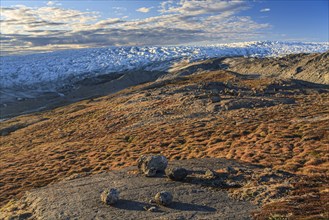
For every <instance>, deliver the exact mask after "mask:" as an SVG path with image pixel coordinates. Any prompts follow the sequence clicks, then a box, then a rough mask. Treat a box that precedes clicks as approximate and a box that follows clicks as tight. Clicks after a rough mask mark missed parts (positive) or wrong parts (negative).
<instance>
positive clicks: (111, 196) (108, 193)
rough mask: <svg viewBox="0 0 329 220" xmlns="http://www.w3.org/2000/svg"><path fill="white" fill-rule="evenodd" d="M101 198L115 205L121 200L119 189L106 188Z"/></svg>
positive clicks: (106, 202)
mask: <svg viewBox="0 0 329 220" xmlns="http://www.w3.org/2000/svg"><path fill="white" fill-rule="evenodd" d="M101 200H102V202H104V203H105V204H107V205H114V204H115V203H117V202H118V200H119V192H118V190H117V189H113V188H112V189H106V190H104V191H103V192H102V194H101Z"/></svg>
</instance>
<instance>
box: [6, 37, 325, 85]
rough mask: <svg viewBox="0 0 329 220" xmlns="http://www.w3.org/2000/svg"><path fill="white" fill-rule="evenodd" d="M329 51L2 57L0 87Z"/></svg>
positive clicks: (286, 47) (101, 51)
mask: <svg viewBox="0 0 329 220" xmlns="http://www.w3.org/2000/svg"><path fill="white" fill-rule="evenodd" d="M327 50H329V43H302V42H290V43H287V42H273V41H265V42H259V41H257V42H243V43H231V44H217V45H206V46H143V47H107V48H92V49H80V50H65V51H56V52H51V53H40V54H32V55H21V56H2V57H1V58H0V59H1V66H0V78H1V89H16V90H25V91H26V90H29V89H33V90H38V89H40V90H43V91H45V90H46V91H55V90H56V89H58V88H62V87H65V86H66V85H69V84H72V83H74V82H78V81H80V80H83V79H85V78H90V77H94V76H99V75H102V74H109V73H113V72H122V71H128V70H133V69H144V70H148V71H151V70H166V69H167V68H168V67H169V66H170V65H171V64H172V63H173V62H174V61H177V60H179V59H183V58H187V59H189V60H192V61H193V60H200V59H206V58H214V57H224V56H256V57H265V56H282V55H286V54H293V53H314V52H325V51H327Z"/></svg>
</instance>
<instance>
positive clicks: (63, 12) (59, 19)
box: [1, 0, 270, 55]
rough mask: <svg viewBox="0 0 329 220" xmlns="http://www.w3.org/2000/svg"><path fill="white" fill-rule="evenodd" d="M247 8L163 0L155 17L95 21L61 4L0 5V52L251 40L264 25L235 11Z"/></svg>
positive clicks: (230, 3)
mask: <svg viewBox="0 0 329 220" xmlns="http://www.w3.org/2000/svg"><path fill="white" fill-rule="evenodd" d="M247 8H248V3H247V2H245V1H218V0H208V1H198V0H181V1H180V2H173V1H166V2H162V3H161V4H160V5H159V8H158V12H159V14H158V15H157V16H153V17H148V18H144V19H135V20H127V19H126V18H124V16H123V17H121V18H119V17H118V18H109V19H101V16H100V13H99V12H89V11H88V12H83V11H79V10H73V9H67V8H62V7H61V6H59V5H56V4H55V3H52V2H51V3H49V2H48V4H47V5H46V6H45V7H38V8H33V7H27V6H24V5H17V6H13V7H2V8H1V45H2V53H3V55H4V54H14V53H33V52H38V51H53V50H58V49H72V48H87V47H101V46H110V45H114V46H122V45H126V46H132V45H176V44H188V43H198V42H199V43H200V42H210V41H211V42H225V41H242V40H252V39H254V38H255V37H259V36H260V35H262V32H263V30H264V29H266V28H268V27H269V26H270V25H269V24H260V23H257V22H255V21H253V19H252V18H251V17H249V16H238V15H237V13H238V12H240V11H242V10H246V9H247ZM149 10H150V8H140V9H139V11H141V12H144V13H146V12H149ZM121 11H122V10H121Z"/></svg>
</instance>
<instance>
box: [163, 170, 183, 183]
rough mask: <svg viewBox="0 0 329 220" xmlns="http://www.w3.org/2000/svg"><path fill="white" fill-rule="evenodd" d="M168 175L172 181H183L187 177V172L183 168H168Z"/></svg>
mask: <svg viewBox="0 0 329 220" xmlns="http://www.w3.org/2000/svg"><path fill="white" fill-rule="evenodd" d="M166 175H167V177H168V178H169V179H171V180H176V181H182V180H184V179H185V178H186V176H187V170H186V169H184V168H181V167H174V168H167V169H166Z"/></svg>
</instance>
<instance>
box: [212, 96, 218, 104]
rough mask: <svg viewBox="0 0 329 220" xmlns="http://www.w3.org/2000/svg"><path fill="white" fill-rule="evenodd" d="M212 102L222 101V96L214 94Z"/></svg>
mask: <svg viewBox="0 0 329 220" xmlns="http://www.w3.org/2000/svg"><path fill="white" fill-rule="evenodd" d="M211 102H212V103H216V102H220V97H219V96H213V97H211Z"/></svg>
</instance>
